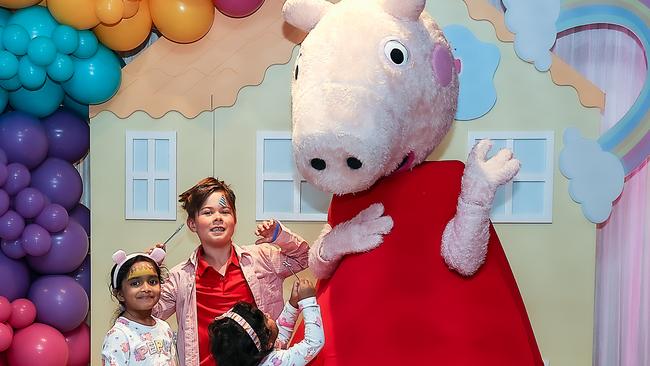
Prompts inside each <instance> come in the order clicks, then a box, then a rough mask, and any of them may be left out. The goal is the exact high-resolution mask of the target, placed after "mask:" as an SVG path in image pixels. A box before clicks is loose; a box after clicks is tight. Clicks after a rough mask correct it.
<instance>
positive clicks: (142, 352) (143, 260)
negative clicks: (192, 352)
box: [102, 248, 178, 366]
mask: <svg viewBox="0 0 650 366" xmlns="http://www.w3.org/2000/svg"><path fill="white" fill-rule="evenodd" d="M164 257H165V252H164V251H163V250H162V249H159V248H156V249H155V250H153V251H152V252H151V253H150V254H144V253H133V254H130V255H128V256H127V255H126V253H124V251H122V250H118V251H117V252H115V254H113V261H114V262H115V265H114V266H113V269H112V270H111V286H110V287H111V292H112V293H113V296H114V297H115V298H116V299H117V300H118V301H119V303H120V312H119V315H118V317H117V319H116V320H115V324H114V325H113V327H112V328H111V329H110V330H109V331H108V333H107V334H106V337H105V338H104V344H103V346H102V365H105V366H118V365H142V366H162V365H172V366H174V365H178V360H177V357H176V345H175V344H174V336H173V332H172V330H171V328H170V327H169V324H167V323H166V322H165V321H164V320H161V319H158V318H155V317H153V316H152V315H151V313H152V309H153V307H154V306H155V305H156V304H157V303H158V300H159V299H160V284H161V282H162V279H161V278H162V276H161V269H160V263H162V261H163V259H164Z"/></svg>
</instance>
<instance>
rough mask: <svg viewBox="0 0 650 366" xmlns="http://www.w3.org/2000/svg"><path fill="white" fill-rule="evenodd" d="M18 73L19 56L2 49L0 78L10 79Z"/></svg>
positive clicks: (0, 54) (0, 52)
mask: <svg viewBox="0 0 650 366" xmlns="http://www.w3.org/2000/svg"><path fill="white" fill-rule="evenodd" d="M16 73H18V58H16V56H15V55H14V54H13V53H11V52H9V51H0V79H10V78H12V77H14V76H15V75H16Z"/></svg>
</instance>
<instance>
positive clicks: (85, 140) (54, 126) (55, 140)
mask: <svg viewBox="0 0 650 366" xmlns="http://www.w3.org/2000/svg"><path fill="white" fill-rule="evenodd" d="M43 127H44V128H45V134H46V136H47V140H48V143H49V147H50V149H49V151H48V156H52V157H55V158H60V159H63V160H65V161H68V162H70V163H76V162H77V161H79V160H80V159H81V158H83V157H84V156H85V155H86V153H87V152H88V148H89V147H90V127H89V126H88V123H87V122H86V121H85V120H83V119H81V118H79V116H78V115H77V114H76V113H73V112H71V111H69V110H67V109H65V108H60V109H59V110H57V111H56V112H54V113H52V114H51V115H50V116H49V117H47V118H45V119H43Z"/></svg>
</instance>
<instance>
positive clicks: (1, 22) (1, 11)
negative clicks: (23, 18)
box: [0, 8, 11, 27]
mask: <svg viewBox="0 0 650 366" xmlns="http://www.w3.org/2000/svg"><path fill="white" fill-rule="evenodd" d="M9 18H11V12H10V11H9V10H7V9H5V8H0V27H4V26H5V24H7V22H8V21H9Z"/></svg>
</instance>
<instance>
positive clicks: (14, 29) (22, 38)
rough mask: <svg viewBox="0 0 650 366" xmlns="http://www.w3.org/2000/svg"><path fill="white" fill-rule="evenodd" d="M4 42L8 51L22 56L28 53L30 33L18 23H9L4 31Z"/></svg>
mask: <svg viewBox="0 0 650 366" xmlns="http://www.w3.org/2000/svg"><path fill="white" fill-rule="evenodd" d="M2 44H3V45H4V47H5V49H6V50H7V51H9V52H11V53H13V54H14V55H16V56H22V55H24V54H26V53H27V45H29V34H28V33H27V31H26V30H25V28H23V27H21V26H19V25H16V24H9V25H7V26H6V27H5V29H4V31H3V32H2Z"/></svg>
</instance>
